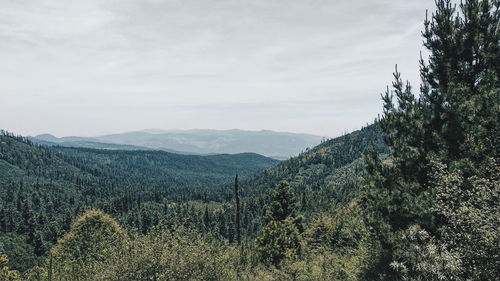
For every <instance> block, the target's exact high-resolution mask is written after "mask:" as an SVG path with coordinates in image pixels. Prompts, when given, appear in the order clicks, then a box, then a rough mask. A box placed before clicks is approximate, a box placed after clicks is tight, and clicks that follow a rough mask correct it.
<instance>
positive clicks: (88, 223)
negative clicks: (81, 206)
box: [48, 210, 126, 279]
mask: <svg viewBox="0 0 500 281" xmlns="http://www.w3.org/2000/svg"><path fill="white" fill-rule="evenodd" d="M125 235H126V234H125V232H124V230H123V229H122V228H121V227H120V226H119V225H118V224H117V223H116V221H114V220H113V219H112V218H111V217H110V216H108V215H106V214H104V213H103V212H102V211H99V210H90V211H87V212H85V213H84V214H83V215H82V216H80V217H78V218H77V219H76V221H75V222H74V223H73V224H72V225H71V230H70V232H69V233H67V234H66V235H64V237H63V238H62V239H61V240H59V241H58V242H57V244H56V246H55V247H54V248H53V249H52V251H51V255H50V258H49V264H50V267H49V268H48V270H49V271H50V272H53V273H54V274H55V275H57V276H60V277H59V278H60V279H66V278H68V279H69V278H72V277H74V276H79V278H82V279H85V278H91V277H92V276H94V275H95V274H96V272H95V270H94V268H95V267H96V266H95V264H96V263H102V262H104V261H106V260H107V259H109V258H110V251H112V249H113V248H117V247H118V248H119V247H121V246H122V243H123V241H124V239H125Z"/></svg>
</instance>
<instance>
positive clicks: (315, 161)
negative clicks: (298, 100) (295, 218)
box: [242, 124, 389, 211]
mask: <svg viewBox="0 0 500 281" xmlns="http://www.w3.org/2000/svg"><path fill="white" fill-rule="evenodd" d="M370 145H373V146H374V147H375V149H376V150H377V151H379V153H381V154H387V153H388V152H389V149H388V147H387V146H386V145H385V143H384V140H383V134H382V132H381V130H380V127H379V126H378V124H372V125H369V126H367V127H364V128H362V129H360V130H357V131H354V132H352V133H349V134H346V135H343V136H340V137H337V138H334V139H331V140H328V141H325V142H323V143H321V144H320V145H318V146H316V147H314V148H312V149H310V150H308V151H306V152H304V153H301V154H300V155H299V156H297V157H293V158H291V159H289V160H287V161H283V162H280V163H279V164H278V165H276V166H273V167H271V168H269V169H267V170H265V171H262V172H260V173H258V174H256V175H255V176H253V177H251V178H249V179H247V180H246V181H244V182H243V184H242V186H243V189H244V193H245V195H247V196H252V195H257V194H265V191H266V190H267V189H268V188H271V187H274V186H275V185H276V184H277V183H278V182H279V181H282V180H286V181H288V182H289V183H290V185H291V186H292V187H293V188H294V189H295V190H296V192H297V194H298V195H300V196H301V197H302V204H303V205H304V206H303V207H302V208H303V209H304V210H307V211H324V210H326V209H328V208H335V206H336V205H337V204H339V203H340V204H345V203H347V202H349V201H350V200H351V199H352V198H354V197H355V196H356V195H357V194H358V191H359V189H358V187H359V185H360V183H361V180H362V177H363V175H364V171H365V170H364V162H363V155H364V152H365V151H366V150H367V149H368V148H369V147H370ZM313 202H314V203H313Z"/></svg>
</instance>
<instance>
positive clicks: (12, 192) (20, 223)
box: [0, 132, 277, 271]
mask: <svg viewBox="0 0 500 281" xmlns="http://www.w3.org/2000/svg"><path fill="white" fill-rule="evenodd" d="M275 163H277V160H274V159H271V158H267V157H264V156H261V155H257V154H252V153H245V154H236V155H211V156H195V155H178V154H173V153H167V152H163V151H115V150H97V149H87V148H65V147H41V146H37V145H34V144H33V143H32V142H31V141H30V140H29V139H26V138H23V137H15V136H13V135H10V134H5V133H4V132H2V133H1V134H0V252H3V253H6V254H7V255H8V256H9V257H10V258H11V260H12V267H13V268H15V269H19V270H21V271H24V270H26V269H28V268H31V267H32V266H34V265H36V264H38V263H39V262H40V261H41V260H42V258H43V257H44V256H45V254H46V253H47V250H48V249H50V247H51V246H52V245H53V244H54V243H55V242H56V241H57V239H58V238H60V237H61V235H62V234H64V233H65V232H66V231H67V230H68V229H69V225H70V223H71V221H72V219H73V218H74V216H75V215H76V214H78V213H80V212H81V211H82V210H85V209H87V208H91V207H96V208H100V209H102V210H104V211H106V212H108V213H110V214H112V215H114V216H117V217H123V219H124V220H126V219H127V218H129V217H131V216H128V214H132V215H133V218H137V217H138V218H137V220H140V226H141V227H144V229H145V230H146V229H147V228H148V227H150V223H151V224H152V221H151V220H150V218H155V217H157V215H155V214H151V215H150V216H149V217H148V218H145V216H146V215H143V214H141V213H140V212H143V211H144V212H149V210H148V207H147V205H146V204H150V203H151V202H154V203H155V204H158V205H159V204H163V203H165V204H170V203H172V202H188V201H192V200H200V201H201V200H203V201H205V202H225V201H226V200H228V198H231V193H230V191H231V189H228V188H227V186H228V185H229V184H230V183H231V181H232V180H233V177H234V174H235V172H236V170H238V172H239V173H240V175H242V176H243V177H245V176H247V175H250V174H253V173H255V172H256V171H258V170H260V169H264V168H267V167H269V166H271V165H274V164H275ZM159 206H161V205H159ZM162 211H163V212H164V210H163V209H162ZM176 212H177V213H176V218H175V220H177V221H178V220H180V219H178V218H184V217H189V216H190V214H191V213H187V211H184V210H183V211H182V212H181V211H178V210H176ZM130 223H131V224H134V225H135V224H136V223H137V221H135V220H132V221H130Z"/></svg>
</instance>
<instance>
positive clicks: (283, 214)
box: [257, 181, 303, 266]
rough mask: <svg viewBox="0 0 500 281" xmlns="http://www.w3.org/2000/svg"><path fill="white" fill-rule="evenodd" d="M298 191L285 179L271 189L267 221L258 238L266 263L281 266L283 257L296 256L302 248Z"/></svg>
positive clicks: (261, 255)
mask: <svg viewBox="0 0 500 281" xmlns="http://www.w3.org/2000/svg"><path fill="white" fill-rule="evenodd" d="M298 208H299V205H298V201H297V197H296V195H295V192H294V191H293V189H292V188H291V187H290V185H289V184H288V183H287V182H285V181H282V182H280V183H279V184H278V185H277V186H276V188H275V189H274V190H272V191H271V202H270V203H269V205H268V207H267V211H266V220H267V224H266V226H265V227H264V228H263V229H262V231H261V234H260V235H259V237H258V238H257V247H258V248H257V250H258V251H259V253H260V257H261V260H262V261H263V262H265V263H269V264H273V265H275V266H279V265H280V264H281V262H282V261H283V259H285V258H289V259H294V258H297V257H298V255H299V254H300V250H301V242H300V241H301V237H300V233H301V232H302V231H303V228H302V224H301V223H302V220H301V217H298V216H297V211H298Z"/></svg>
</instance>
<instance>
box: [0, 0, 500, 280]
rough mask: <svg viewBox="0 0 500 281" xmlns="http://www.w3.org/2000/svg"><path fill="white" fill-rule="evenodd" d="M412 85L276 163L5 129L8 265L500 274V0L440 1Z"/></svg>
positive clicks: (113, 274)
mask: <svg viewBox="0 0 500 281" xmlns="http://www.w3.org/2000/svg"><path fill="white" fill-rule="evenodd" d="M436 6H437V7H436V11H435V12H434V13H432V14H431V15H429V16H428V17H427V18H426V19H425V21H424V29H423V31H422V35H423V38H424V46H425V48H426V49H427V53H428V55H426V56H428V57H424V56H423V55H422V58H421V60H420V76H421V80H422V81H421V84H420V87H419V88H418V93H415V91H414V90H413V88H412V86H411V85H410V83H409V82H405V81H404V80H403V78H402V75H401V73H400V72H398V69H397V68H396V71H395V73H394V82H393V84H392V87H391V88H388V89H387V91H386V92H385V93H384V94H382V102H383V114H382V115H381V116H380V117H379V118H377V120H376V121H375V123H374V124H372V125H368V126H366V127H364V128H362V129H361V130H358V131H355V132H352V133H350V134H346V135H344V136H341V137H338V138H335V139H331V140H328V141H325V142H323V143H321V144H320V145H318V146H317V147H314V148H312V149H310V150H307V151H305V152H303V153H301V154H300V155H298V156H297V157H293V158H291V159H289V160H287V161H283V162H279V163H278V162H276V161H275V160H272V159H269V158H265V157H262V156H259V155H255V154H238V155H213V156H189V155H176V154H172V153H166V152H158V151H110V150H97V149H88V148H68V147H57V146H56V147H42V146H39V145H35V144H33V143H31V142H30V141H29V140H28V139H26V138H23V137H17V136H14V135H12V134H9V133H6V132H4V133H3V134H2V136H0V252H1V253H0V280H51V281H52V280H496V279H498V276H500V272H499V271H500V266H499V264H498V261H499V258H500V257H499V251H498V249H499V241H500V232H499V230H498V225H499V224H500V206H499V205H500V203H499V202H500V198H499V197H500V164H499V143H498V142H499V140H500V122H499V121H500V120H499V117H498V116H500V92H499V70H500V61H499V59H500V46H499V39H500V35H499V28H500V26H499V17H500V11H499V8H500V1H498V0H468V1H464V2H463V3H462V4H460V5H458V6H455V5H454V4H452V3H451V1H449V0H437V1H436Z"/></svg>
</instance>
